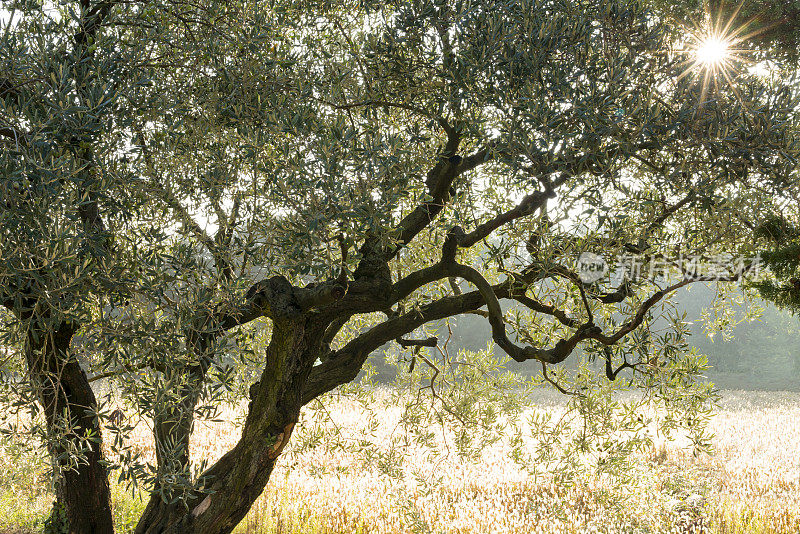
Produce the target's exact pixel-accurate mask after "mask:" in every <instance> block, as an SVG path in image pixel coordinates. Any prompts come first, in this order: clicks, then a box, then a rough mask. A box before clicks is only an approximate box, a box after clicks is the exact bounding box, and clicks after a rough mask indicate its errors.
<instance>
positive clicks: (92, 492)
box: [0, 0, 794, 533]
mask: <svg viewBox="0 0 800 534" xmlns="http://www.w3.org/2000/svg"><path fill="white" fill-rule="evenodd" d="M19 9H20V17H21V18H19V19H14V18H12V21H11V22H9V23H8V24H7V28H6V31H5V33H4V38H3V39H4V40H3V48H2V50H3V54H4V57H3V59H4V64H3V69H4V70H3V71H2V73H3V74H2V83H3V86H2V87H3V89H2V91H3V93H2V98H3V106H4V107H3V111H2V116H1V117H0V119H1V120H2V121H3V124H2V130H0V133H2V139H3V141H2V142H3V145H4V151H3V155H2V163H3V169H4V170H3V174H2V176H3V180H2V188H1V189H0V191H1V192H2V195H3V196H2V198H1V199H0V201H2V202H3V203H4V205H5V209H4V211H3V214H2V215H1V216H0V217H2V221H3V225H2V232H3V234H2V244H0V246H1V247H2V248H0V250H1V251H2V252H0V254H2V259H3V267H2V270H0V297H2V299H1V300H2V302H3V304H4V307H5V308H7V309H8V310H9V312H10V314H11V316H10V319H9V320H8V321H7V322H6V327H5V330H6V331H7V332H8V335H7V336H6V338H7V339H8V342H9V343H17V344H18V345H19V344H20V343H21V345H19V346H22V347H23V349H24V350H23V351H22V353H23V354H24V355H25V356H26V358H25V366H24V372H25V374H26V375H27V378H28V379H29V383H30V385H31V386H32V387H30V388H27V389H26V388H23V387H22V386H20V385H19V384H17V383H15V388H16V389H18V390H19V393H20V394H21V395H23V396H25V395H29V393H27V392H28V391H33V392H36V393H37V395H38V398H37V400H38V402H39V403H40V404H41V406H42V407H43V408H44V412H45V415H46V431H45V432H44V435H45V437H46V440H47V442H48V443H49V444H51V445H50V448H51V453H52V454H53V458H54V462H55V465H57V466H58V467H59V469H56V471H58V472H57V473H56V474H57V475H58V478H59V480H60V482H59V486H58V487H59V494H58V497H59V501H60V503H61V504H62V505H63V507H64V508H65V510H66V518H67V521H68V522H69V528H70V531H71V532H111V531H112V529H113V527H112V525H111V515H110V506H109V490H108V479H107V469H106V467H105V466H106V463H105V462H104V461H103V459H102V458H101V454H100V421H101V419H102V413H101V412H102V409H101V408H100V407H99V406H98V402H97V399H96V398H95V396H94V393H93V392H92V389H91V387H90V386H91V382H90V380H92V379H94V378H97V377H100V376H115V377H117V378H118V379H119V380H120V387H122V388H126V389H127V390H128V391H131V392H135V393H136V395H137V399H136V403H137V407H138V409H139V410H140V411H141V412H142V413H143V414H145V415H146V416H148V417H152V419H153V428H154V441H155V445H156V460H157V466H156V469H155V471H154V472H152V473H149V472H146V473H144V474H143V475H142V476H144V477H145V478H146V479H147V482H148V484H149V485H150V488H151V490H152V492H151V496H150V500H149V503H148V505H147V508H146V510H145V512H144V514H143V516H142V518H141V519H140V521H139V524H138V526H137V532H142V533H151V532H152V533H155V532H159V533H161V532H203V533H214V532H231V531H232V530H233V529H234V527H235V526H236V525H237V523H238V522H239V521H240V520H241V519H242V518H243V517H244V515H245V514H246V513H247V511H248V510H249V508H250V507H251V505H252V504H253V502H254V501H255V499H256V498H257V497H258V495H259V494H260V493H261V492H262V491H263V489H264V487H265V486H266V484H267V482H268V480H269V478H270V475H271V473H272V472H273V469H274V467H275V464H276V461H277V460H278V458H279V456H280V454H281V451H282V450H283V448H284V447H285V446H286V444H287V442H288V441H289V439H290V437H291V435H292V432H293V429H294V427H295V425H296V424H297V422H298V419H299V416H300V410H301V408H302V407H303V406H304V405H305V404H307V403H309V402H310V401H312V400H313V399H316V398H318V397H320V396H321V395H324V394H325V393H327V392H330V391H332V390H334V389H335V388H337V387H339V386H341V385H344V384H347V383H349V382H351V381H353V380H354V379H355V378H356V377H357V376H358V374H359V372H360V371H361V369H362V368H363V366H364V364H365V361H366V360H367V358H368V356H369V355H370V354H371V353H373V352H374V351H376V350H378V349H379V348H380V347H382V346H384V345H385V344H386V343H389V342H393V341H394V342H397V343H398V344H399V345H400V346H402V347H406V348H412V349H419V348H420V347H433V346H436V345H437V343H438V342H439V340H438V339H437V338H436V337H435V336H430V335H428V334H424V333H423V332H424V328H425V326H426V325H429V324H431V323H433V322H435V321H438V320H442V319H446V318H449V317H454V316H458V315H461V314H476V315H480V316H482V317H485V318H486V320H487V321H488V323H489V324H490V326H491V332H492V340H493V342H494V343H496V345H497V346H499V347H500V349H502V350H503V351H504V352H505V353H506V354H508V356H509V357H510V358H512V359H513V360H515V361H517V362H525V361H537V362H539V363H540V364H541V366H542V369H543V373H544V376H545V377H547V379H548V380H550V381H551V382H552V383H553V384H554V386H555V387H558V388H559V389H562V390H564V391H566V389H565V388H564V385H563V384H561V383H559V382H558V381H556V380H553V379H552V378H550V375H548V374H547V371H548V369H549V370H552V369H555V368H557V367H558V365H559V364H561V363H562V362H564V361H566V360H567V359H568V358H570V356H571V355H573V354H574V353H575V352H576V349H578V348H579V347H580V348H583V349H584V350H585V351H586V352H587V353H588V354H599V355H600V356H599V357H600V358H602V359H603V360H604V365H605V371H606V372H605V377H606V378H605V379H606V380H608V381H614V380H616V379H617V377H618V376H620V375H621V374H626V375H627V376H630V377H632V378H631V379H632V380H633V379H636V380H637V384H641V385H642V386H643V387H651V388H657V386H658V384H657V382H656V381H654V380H653V379H652V376H653V373H655V372H656V371H657V369H658V368H659V366H660V365H664V366H669V365H670V361H669V358H670V357H673V358H675V355H674V354H673V353H671V352H670V351H669V350H668V349H669V345H670V342H671V341H673V339H672V338H670V337H669V336H664V337H662V338H661V339H660V343H661V344H663V345H665V346H666V348H663V350H661V352H660V354H663V355H664V357H665V358H666V359H667V360H668V361H666V362H662V363H659V362H657V361H654V359H653V358H651V357H648V356H647V354H648V353H647V351H645V350H641V351H638V352H635V353H632V350H631V347H632V346H643V345H645V344H648V343H656V344H657V343H659V340H657V339H653V338H647V336H645V335H644V334H643V333H642V332H644V331H646V329H647V327H648V325H649V324H650V323H651V322H652V320H653V312H654V310H655V308H656V306H658V305H659V303H660V302H661V301H662V300H663V299H665V298H667V297H668V296H669V295H670V294H671V293H673V292H674V291H676V290H677V289H679V288H681V287H683V286H686V285H688V284H690V283H692V282H694V281H697V280H702V279H704V277H703V276H699V275H697V273H694V272H692V271H691V269H689V268H686V267H685V265H684V264H683V263H682V262H680V261H678V262H677V264H678V267H679V268H680V269H682V270H681V271H680V275H679V276H678V277H677V279H674V278H670V277H667V276H662V277H659V278H656V279H652V278H649V277H645V276H641V275H639V274H637V273H628V274H627V275H625V276H622V277H621V278H620V279H619V281H618V282H616V283H615V284H612V285H609V284H607V283H600V282H598V281H596V280H587V279H586V278H585V277H582V276H581V273H579V272H577V270H576V269H575V267H574V266H575V260H576V258H577V257H578V256H579V255H580V254H581V253H583V252H593V253H597V254H601V253H602V254H604V255H605V256H606V257H608V258H614V257H618V256H623V255H626V254H627V255H630V254H631V253H635V254H637V255H638V256H639V257H640V258H641V261H643V262H644V263H643V266H644V267H646V268H650V267H652V266H655V265H656V263H659V262H660V263H661V264H663V263H664V262H665V260H666V259H670V258H675V257H676V256H680V257H688V256H690V255H692V254H695V253H697V254H699V253H701V252H702V253H705V254H710V253H723V252H728V253H735V252H738V251H739V249H740V248H744V247H745V245H746V243H745V240H744V236H746V235H747V231H748V228H747V226H746V225H745V224H744V223H743V222H742V217H741V215H742V214H743V213H747V212H748V210H749V211H753V210H756V209H758V208H759V206H760V204H759V202H760V199H762V198H763V192H764V191H775V190H780V189H781V188H783V187H785V186H786V184H787V183H789V182H790V180H791V174H790V171H791V158H790V157H789V152H790V151H791V150H792V143H791V139H790V136H789V133H787V128H786V122H787V121H788V120H789V117H790V113H791V111H792V107H793V105H794V104H793V101H792V97H791V95H790V94H789V92H787V91H781V90H778V88H775V87H767V86H765V84H764V83H763V82H762V80H760V79H758V78H757V77H755V76H753V75H751V74H749V73H748V72H746V71H741V72H737V73H735V75H734V76H731V77H728V79H726V80H724V83H723V80H721V79H720V80H714V81H715V82H719V83H713V84H711V85H709V83H708V82H709V78H710V77H713V72H712V69H710V67H708V66H702V65H694V61H693V56H692V52H691V51H690V50H686V43H685V42H683V41H681V32H682V30H681V28H678V27H673V26H669V25H667V24H665V23H663V21H660V20H659V18H658V17H656V16H654V15H653V14H652V13H651V12H649V11H648V10H647V9H645V7H644V6H643V5H641V4H639V3H637V2H629V1H626V0H587V1H584V2H578V3H575V2H567V1H560V0H546V1H541V0H515V1H510V2H509V1H500V0H497V1H490V2H485V1H482V2H469V1H452V2H449V1H436V2H426V1H410V2H391V3H387V4H384V3H369V2H366V3H365V2H353V3H349V2H341V3H314V2H294V3H290V2H285V3H264V2H257V1H242V2H225V3H220V4H218V5H217V4H213V5H211V6H195V5H192V4H184V3H182V2H166V3H164V4H148V3H142V4H138V3H119V4H117V3H116V2H99V3H93V2H89V1H84V2H80V3H76V4H75V5H74V6H73V5H71V4H66V5H65V6H63V7H61V8H59V10H58V11H57V14H53V11H52V10H48V9H46V8H43V7H42V6H36V5H31V4H23V3H20V7H19ZM153 226H155V227H156V228H155V229H154V228H153ZM745 267H746V265H745V266H738V267H735V266H734V267H731V268H730V269H727V270H726V272H725V273H723V274H722V275H717V276H715V279H727V280H735V279H737V278H738V277H739V276H741V274H742V272H743V271H744V269H745ZM501 301H508V302H514V303H516V305H517V306H518V307H517V308H516V309H515V312H514V313H513V314H510V315H506V314H504V313H503V308H501ZM521 310H524V312H525V313H521ZM253 323H257V324H258V325H262V324H265V323H266V325H267V326H266V327H265V328H267V330H266V332H267V333H268V336H269V341H268V344H267V347H266V350H265V354H264V355H263V359H261V360H259V361H258V363H259V365H260V368H259V370H258V376H257V378H256V379H255V380H254V381H253V382H252V383H251V384H248V385H249V387H248V396H249V405H248V409H247V415H246V420H245V422H244V425H243V427H242V434H241V438H240V439H239V441H238V443H237V445H236V446H235V447H234V448H233V449H231V450H230V451H228V452H227V453H226V454H225V455H224V456H223V457H222V458H220V459H219V460H218V461H216V462H215V463H213V464H212V465H210V466H208V467H207V468H206V469H204V470H202V471H201V472H199V473H197V474H192V473H191V469H190V467H191V458H190V457H189V441H190V438H191V431H192V428H193V420H194V418H195V417H196V415H197V414H198V412H200V411H202V409H203V408H204V406H203V405H204V404H208V403H209V402H210V403H214V402H216V401H218V400H219V399H220V398H221V395H222V394H221V393H220V392H221V391H222V392H224V390H225V389H226V387H228V386H230V377H231V376H232V375H231V373H235V372H236V369H235V367H233V368H232V367H231V366H230V363H231V361H230V354H231V353H232V352H235V351H236V350H237V349H239V348H241V347H242V346H245V345H246V344H247V342H248V340H247V337H246V335H245V334H246V327H247V326H248V325H252V324H253ZM509 327H511V328H513V332H512V334H511V335H509ZM260 328H261V327H260ZM79 331H80V332H81V333H82V335H83V337H84V339H85V340H88V341H87V342H86V343H87V344H89V345H90V346H91V348H92V349H93V351H94V354H93V356H92V358H93V359H92V369H87V368H85V366H84V367H82V366H81V364H80V362H79V360H78V359H77V356H76V353H77V352H79V347H77V346H76V345H77V344H76V343H75V342H74V341H73V337H74V336H75V334H76V332H79ZM646 338H647V340H646ZM417 354H419V353H417ZM672 363H674V362H672ZM89 374H93V375H94V376H89ZM637 377H638V378H637ZM579 386H580V385H579V384H578V387H579ZM25 398H30V397H29V396H28V397H25ZM201 401H202V402H201ZM201 404H203V405H201ZM131 473H132V476H138V474H137V473H139V472H134V471H132V472H131Z"/></svg>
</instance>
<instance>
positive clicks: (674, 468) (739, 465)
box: [0, 391, 800, 534]
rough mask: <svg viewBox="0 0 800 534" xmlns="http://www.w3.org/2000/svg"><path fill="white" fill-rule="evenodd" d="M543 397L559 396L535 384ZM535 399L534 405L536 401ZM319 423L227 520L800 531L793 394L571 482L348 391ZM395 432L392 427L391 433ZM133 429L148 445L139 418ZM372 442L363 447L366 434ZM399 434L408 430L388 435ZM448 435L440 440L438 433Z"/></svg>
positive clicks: (208, 437) (218, 428) (799, 402)
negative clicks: (420, 439) (246, 507)
mask: <svg viewBox="0 0 800 534" xmlns="http://www.w3.org/2000/svg"><path fill="white" fill-rule="evenodd" d="M538 407H539V408H540V409H543V410H548V411H552V410H557V409H558V402H557V401H554V400H553V399H550V398H543V399H542V401H541V404H540V405H538ZM534 409H536V408H534ZM326 410H327V414H328V415H329V416H330V417H329V418H328V417H327V415H326V424H335V425H336V426H338V427H339V428H341V429H342V435H341V436H340V438H339V439H338V440H336V441H334V442H332V443H311V442H313V440H309V437H310V436H312V437H313V428H314V425H319V424H321V423H320V422H319V421H316V420H315V419H313V418H311V419H309V420H308V421H307V423H306V424H307V427H308V428H310V429H311V433H309V432H306V433H304V434H303V435H302V436H299V439H296V440H293V442H294V443H293V446H292V448H289V449H288V450H287V451H286V452H285V453H284V455H283V456H282V457H281V460H280V462H279V465H278V467H277V469H276V472H275V474H274V475H273V477H272V479H271V481H270V485H269V487H268V489H267V491H265V493H264V494H263V495H262V496H261V497H260V498H259V500H258V501H257V502H256V504H255V506H253V508H252V510H251V511H250V513H249V514H248V516H247V517H246V518H245V519H244V521H243V522H242V523H241V524H240V525H239V527H238V528H237V532H239V533H241V534H245V533H246V534H260V533H275V532H277V533H286V534H288V533H292V534H294V533H303V534H312V533H313V534H322V533H330V534H340V533H348V534H351V533H355V534H358V533H364V534H366V533H375V534H395V533H442V532H446V533H459V534H461V533H464V534H467V533H512V534H513V533H520V534H521V533H526V534H527V533H589V532H603V533H612V532H619V533H637V532H641V533H662V532H663V533H676V534H677V533H680V534H683V533H690V532H714V533H721V534H734V533H736V534H738V533H758V534H761V533H764V534H767V533H770V534H771V533H781V534H784V533H793V534H796V533H798V532H800V395H798V394H796V393H749V392H741V391H727V392H723V403H722V407H721V410H720V412H719V413H718V414H717V415H715V416H714V418H713V419H712V420H711V429H712V431H713V432H714V433H715V434H716V438H715V441H714V445H715V447H716V452H715V454H713V455H702V456H693V455H692V453H691V452H689V451H687V450H683V449H681V448H680V445H681V444H680V443H667V442H663V441H659V440H658V438H656V440H655V446H654V447H653V449H652V450H649V451H644V452H643V453H642V454H641V457H640V458H637V462H635V463H634V466H635V467H634V469H635V472H634V473H631V477H630V483H628V484H625V485H622V486H620V485H618V484H613V483H612V481H609V480H607V479H604V478H602V477H596V476H589V475H587V476H585V477H583V478H580V479H574V480H571V481H570V482H569V484H565V483H563V481H556V480H554V479H553V478H550V477H546V476H531V475H530V473H529V471H528V470H526V469H524V468H523V467H522V466H518V465H516V464H515V463H514V462H512V461H510V460H508V458H507V452H508V444H507V440H500V441H499V442H498V443H497V444H495V445H493V446H492V447H488V448H487V449H485V450H484V451H482V454H481V456H480V459H479V460H478V461H472V460H467V459H464V458H459V457H457V456H456V455H442V456H437V457H436V458H435V461H434V460H433V459H432V457H431V455H430V454H429V449H427V448H422V447H418V446H417V445H415V444H414V441H413V440H408V441H404V440H402V439H401V440H399V441H398V440H397V439H396V438H397V437H398V433H401V434H402V428H401V425H400V424H399V420H400V412H399V409H395V410H388V411H387V412H385V413H383V417H382V418H381V424H380V425H379V426H378V427H377V428H375V427H373V426H371V425H370V424H369V421H368V419H367V418H366V417H364V416H363V412H362V410H361V409H360V408H359V406H358V405H355V404H352V403H347V402H345V401H340V402H333V403H331V404H329V405H327V406H326ZM238 415H240V414H239V412H238V411H237V410H235V409H231V410H229V411H228V412H227V413H226V414H225V416H226V417H225V418H224V419H227V420H226V421H222V422H200V423H198V427H197V430H196V435H195V437H194V440H193V457H196V458H200V457H203V458H207V459H209V460H211V461H213V460H214V459H216V458H218V457H219V456H220V455H221V454H223V453H224V452H225V451H226V450H227V449H229V448H230V447H231V446H232V445H233V444H234V443H235V442H236V440H237V439H238V430H237V428H236V427H235V426H234V425H232V424H231V423H230V421H231V420H233V419H234V418H235V417H236V416H238ZM401 437H402V436H401ZM131 439H132V440H133V443H134V445H135V446H136V448H137V450H138V451H139V452H141V453H142V454H143V455H144V456H145V457H146V458H152V456H153V448H152V441H151V437H150V433H149V429H148V428H147V425H145V424H139V425H137V427H136V429H135V431H134V433H133V435H132V437H131ZM366 443H369V444H371V447H365V444H366ZM398 443H401V444H403V443H407V445H403V447H401V448H400V449H398V447H397V444H398ZM444 446H445V443H444V442H442V447H444ZM43 462H44V460H42V457H41V455H40V454H33V453H31V452H30V451H27V452H26V451H25V449H23V448H22V447H19V446H11V447H6V450H5V453H4V455H3V456H2V457H0V468H1V469H0V488H2V489H0V532H34V531H36V530H37V529H39V528H40V527H41V524H42V521H43V519H44V517H45V516H46V514H47V512H48V509H49V505H50V503H51V501H52V496H51V494H50V493H49V490H48V487H47V483H46V480H44V478H43V477H42V475H41V473H43V472H44V470H45V468H46V465H44V463H43ZM113 498H114V510H115V521H116V524H117V528H118V531H119V532H131V531H132V529H133V526H134V525H135V521H136V519H137V517H138V515H139V513H140V512H141V510H142V509H143V508H144V502H143V501H142V500H141V499H140V498H139V497H138V496H136V497H134V496H132V495H131V493H130V492H128V491H126V490H125V489H124V488H123V487H121V486H118V485H115V486H114V490H113Z"/></svg>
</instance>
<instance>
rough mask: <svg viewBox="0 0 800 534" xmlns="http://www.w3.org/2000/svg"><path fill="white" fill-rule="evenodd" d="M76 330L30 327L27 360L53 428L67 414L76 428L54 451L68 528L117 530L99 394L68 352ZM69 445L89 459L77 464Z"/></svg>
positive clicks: (99, 533) (96, 532)
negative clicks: (97, 410)
mask: <svg viewBox="0 0 800 534" xmlns="http://www.w3.org/2000/svg"><path fill="white" fill-rule="evenodd" d="M37 330H38V332H37ZM75 330H76V328H75V327H74V326H72V325H68V324H65V323H61V324H60V325H58V327H57V328H55V329H53V330H50V329H45V328H43V329H35V328H31V330H29V333H28V342H27V346H26V351H25V352H26V360H27V364H28V368H29V371H30V377H31V380H32V381H33V383H34V386H35V387H36V388H37V390H38V392H39V398H40V401H41V403H42V406H43V408H44V414H45V420H46V423H47V431H48V433H49V434H51V435H53V436H55V435H56V434H57V433H58V431H59V428H62V427H63V426H64V424H65V416H66V418H68V420H69V423H70V425H71V429H72V431H71V432H70V433H68V434H67V435H66V436H64V437H63V438H62V439H61V440H56V441H55V442H54V443H55V445H52V446H51V451H50V452H51V454H52V455H53V458H54V461H57V462H61V467H62V468H64V469H65V470H64V474H63V477H61V478H60V479H59V481H58V482H57V486H56V502H57V505H59V506H61V507H63V509H64V510H65V512H66V517H67V521H68V523H69V532H70V534H90V533H92V534H113V532H114V523H113V518H112V515H111V492H110V489H109V484H108V471H107V469H106V466H105V465H104V463H103V455H102V451H101V449H100V446H101V443H102V437H101V428H100V425H99V422H98V420H97V418H96V417H95V416H94V411H95V408H96V406H97V399H96V398H95V395H94V392H93V391H92V388H91V386H90V384H89V381H88V379H87V376H86V373H84V372H83V369H81V367H80V365H79V364H78V362H77V361H76V360H75V359H74V358H71V357H70V355H69V344H70V341H71V340H72V336H73V334H74V333H75ZM48 331H49V333H43V332H48ZM85 438H89V439H85ZM64 440H66V443H65V441H64ZM68 448H73V449H75V448H79V449H82V450H83V456H84V458H83V459H82V461H80V462H79V463H78V465H77V466H74V467H72V468H70V466H69V465H68V464H66V463H65V460H64V459H63V457H64V455H65V453H67V452H68V451H67V449H68Z"/></svg>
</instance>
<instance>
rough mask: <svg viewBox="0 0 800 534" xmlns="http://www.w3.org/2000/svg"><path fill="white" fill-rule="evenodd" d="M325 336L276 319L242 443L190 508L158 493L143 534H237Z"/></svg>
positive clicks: (203, 481) (207, 476)
mask: <svg viewBox="0 0 800 534" xmlns="http://www.w3.org/2000/svg"><path fill="white" fill-rule="evenodd" d="M321 338H322V332H321V328H320V327H319V326H317V325H313V324H312V323H311V321H309V320H308V319H307V318H306V317H303V316H299V317H294V318H290V319H278V320H275V321H274V324H273V332H272V339H271V341H270V344H269V347H268V349H267V357H266V364H265V368H264V371H263V373H262V375H261V378H260V379H259V381H258V382H257V383H256V384H254V387H253V388H251V392H252V393H251V404H250V409H249V412H248V416H247V420H246V422H245V425H244V428H243V430H242V437H241V439H240V440H239V442H238V443H237V444H236V446H235V447H234V448H233V449H232V450H230V451H229V452H228V453H227V454H225V456H223V457H222V458H221V459H220V460H219V461H218V462H217V463H215V464H214V465H213V466H212V467H210V468H209V469H208V470H207V471H206V472H205V473H203V474H202V475H201V477H200V480H199V481H198V487H199V489H198V491H197V492H196V493H195V495H193V496H192V497H191V498H190V499H189V500H188V501H187V503H186V506H184V505H179V506H177V507H176V506H171V505H169V504H168V503H166V502H164V501H163V500H161V499H160V498H159V497H158V495H156V494H154V495H153V496H152V498H151V502H150V504H149V505H148V509H147V513H146V514H145V515H144V516H143V517H142V518H141V519H140V521H139V524H138V525H137V528H136V532H137V534H166V533H175V534H177V533H181V534H184V533H197V534H200V533H202V534H224V533H229V532H232V531H233V529H234V528H235V527H236V525H237V524H238V523H239V522H240V521H241V520H242V519H243V518H244V516H245V515H246V514H247V512H248V510H250V507H251V506H252V505H253V503H254V502H255V500H256V499H257V498H258V496H259V495H260V494H261V493H262V491H263V490H264V488H265V486H266V484H267V481H268V480H269V477H270V475H271V474H272V471H273V469H274V467H275V462H276V460H277V459H278V456H279V455H280V453H281V451H282V450H283V448H284V446H285V445H286V443H287V442H288V441H289V437H290V436H291V433H292V430H293V428H294V425H295V423H296V422H297V420H298V417H299V414H300V408H301V407H302V392H303V388H304V385H305V382H306V379H307V377H308V374H309V372H310V371H311V368H312V366H313V364H314V361H315V360H316V358H317V355H318V352H319V341H318V340H320V339H321ZM314 340H317V341H314Z"/></svg>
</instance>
